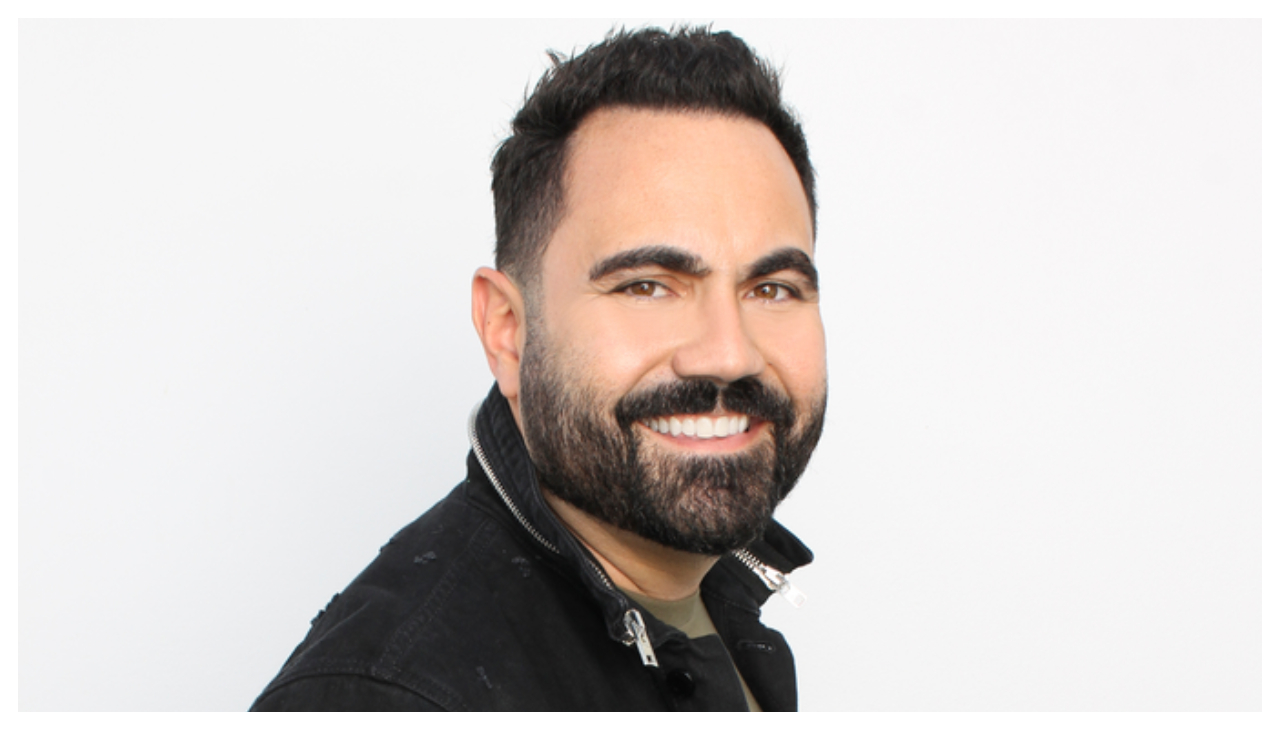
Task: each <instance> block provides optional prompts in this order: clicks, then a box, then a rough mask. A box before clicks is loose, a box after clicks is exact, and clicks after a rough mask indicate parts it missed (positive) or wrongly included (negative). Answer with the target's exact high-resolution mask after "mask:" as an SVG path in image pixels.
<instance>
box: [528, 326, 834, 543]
mask: <svg viewBox="0 0 1280 730" xmlns="http://www.w3.org/2000/svg"><path fill="white" fill-rule="evenodd" d="M542 339H543V338H542V337H539V336H538V335H537V333H535V332H534V331H533V328H532V327H531V328H530V330H529V333H528V339H527V341H526V349H525V355H524V359H523V361H522V363H521V368H520V395H521V398H520V403H521V405H520V410H521V415H522V420H523V422H524V436H525V442H526V445H527V446H528V449H529V456H530V457H531V458H532V460H533V464H534V468H535V470H536V471H537V475H538V483H539V484H540V485H541V486H542V487H543V488H545V489H546V490H547V491H549V492H550V493H551V494H554V495H555V496H557V497H559V498H560V499H563V500H564V501H566V502H568V503H569V504H571V505H573V506H575V507H577V508H578V509H580V510H582V511H584V512H586V513H587V514H589V515H591V516H593V517H595V518H597V519H600V520H602V521H604V522H606V523H608V524H611V525H614V526H616V527H619V528H621V529H623V530H627V531H629V532H633V533H635V534H637V535H640V536H641V537H644V538H647V539H649V540H653V541H654V542H657V543H660V544H662V545H666V546H667V547H671V548H675V549H676V550H682V551H685V552H690V553H698V554H701V555H723V554H725V553H728V552H731V551H733V550H737V549H738V548H743V547H746V546H748V545H750V544H751V543H752V542H755V541H756V540H757V539H759V538H760V536H761V535H762V534H764V529H765V528H766V527H767V526H768V525H769V521H770V520H771V519H772V517H773V511H774V509H775V508H777V506H778V503H779V502H781V501H782V499H783V498H784V497H786V496H787V494H788V493H789V492H790V491H791V489H792V488H793V487H794V486H795V484H796V481H797V480H798V479H799V478H800V475H801V473H803V472H804V469H805V466H806V465H808V463H809V456H810V454H812V453H813V449H814V447H815V446H817V443H818V438H819V437H820V436H821V434H822V422H823V417H824V413H825V410H826V392H825V390H824V392H823V393H822V395H821V396H820V397H819V398H817V399H815V401H814V403H813V404H812V406H811V408H810V417H809V418H808V419H807V420H806V421H805V422H804V423H798V414H797V412H796V408H795V404H794V403H793V402H792V401H791V399H789V398H788V397H786V396H785V395H784V394H782V393H781V392H779V391H778V390H776V389H774V388H771V387H769V386H767V385H765V384H764V383H763V382H762V381H760V380H759V379H758V378H755V377H748V378H743V379H742V380H738V381H735V382H733V383H730V384H729V385H726V386H721V385H718V384H717V383H715V382H713V381H710V380H678V381H673V382H670V383H665V384H663V385H661V386H659V387H656V388H652V389H648V390H644V391H637V392H632V393H629V394H627V395H626V396H624V397H623V398H622V399H621V400H619V401H618V403H617V405H616V406H615V407H614V408H613V409H612V413H609V409H608V408H607V406H605V405H604V404H602V403H600V402H598V399H596V398H593V397H592V395H593V393H592V391H591V390H590V388H589V387H588V386H586V385H585V384H582V383H575V382H571V381H570V379H569V377H568V376H567V374H566V373H565V372H564V371H563V370H562V369H561V368H560V367H559V363H557V362H555V361H554V360H555V358H554V357H553V354H552V353H550V352H548V351H547V350H546V347H545V345H544V344H543V342H542ZM717 405H719V406H721V407H722V408H723V410H724V411H730V412H734V413H740V414H743V415H747V416H751V417H753V419H761V420H762V421H766V422H768V423H769V424H770V426H769V428H770V429H771V433H770V434H769V437H768V438H765V439H762V440H761V441H760V442H759V443H758V444H756V445H755V446H754V447H752V448H751V449H749V450H747V451H745V452H743V453H738V454H730V455H711V456H708V455H683V456H678V455H674V454H672V453H670V452H669V451H665V450H663V449H661V447H658V446H656V445H654V444H652V443H645V440H643V439H642V438H641V435H640V433H639V429H641V428H643V426H642V425H640V422H641V420H642V419H646V418H659V417H666V416H671V415H676V414H682V415H683V414H689V415H697V414H699V413H710V412H711V411H713V410H715V408H716V407H717ZM610 416H612V417H610ZM753 423H755V421H754V420H753ZM752 427H753V428H764V427H765V426H764V425H763V424H759V425H753V426H752Z"/></svg>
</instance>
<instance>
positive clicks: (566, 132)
mask: <svg viewBox="0 0 1280 730" xmlns="http://www.w3.org/2000/svg"><path fill="white" fill-rule="evenodd" d="M549 55H550V56H551V62H552V65H551V68H550V69H549V70H548V71H547V72H546V73H545V74H543V76H542V78H541V79H540V80H539V81H538V83H537V85H536V86H535V87H534V89H533V92H532V93H530V94H527V95H526V98H525V102H524V105H523V106H522V107H521V108H520V110H519V111H518V112H516V115H515V117H514V118H513V119H512V120H511V136H510V137H508V138H507V139H506V140H505V141H503V142H502V144H501V145H500V146H499V147H498V150H497V152H496V153H494V156H493V164H492V166H491V169H492V172H493V208H494V218H495V228H496V230H495V233H496V237H497V247H496V251H495V264H496V266H497V268H498V269H499V270H500V271H502V272H504V273H506V274H507V275H508V276H511V277H512V278H513V279H514V280H515V281H516V283H517V284H519V285H520V286H521V287H522V288H525V287H527V286H529V285H530V284H534V283H535V282H536V281H537V280H538V273H539V270H540V269H539V267H540V262H541V260H542V254H543V252H544V251H545V250H546V247H547V242H548V241H549V240H550V238H551V234H552V233H553V232H554V231H555V228H556V226H557V225H558V224H559V222H560V218H561V216H562V214H563V212H564V211H563V208H564V189H563V180H564V168H565V160H566V157H567V150H568V144H569V139H570V137H571V136H572V135H573V133H574V131H575V130H576V129H577V128H578V126H579V125H580V124H581V123H582V121H583V120H584V119H586V117H587V116H588V115H589V114H591V113H592V112H594V111H596V110H598V109H603V108H607V107H635V108H641V109H655V110H670V111H688V112H714V113H720V114H725V115H728V116H735V117H744V118H748V119H754V120H756V121H759V122H761V123H762V124H764V125H765V126H766V127H768V128H769V129H770V130H771V131H772V132H773V134H774V136H775V137H777V139H778V142H779V143H781V145H782V148H783V149H784V150H786V152H787V155H788V156H789V157H790V158H791V162H792V164H793V165H795V168H796V172H797V173H798V174H799V176H800V183H801V185H802V186H803V187H804V194H805V198H806V199H807V200H808V202H809V214H810V217H811V218H812V219H813V222H814V225H815V230H816V224H817V209H818V205H817V200H816V199H815V198H814V172H813V165H812V164H811V163H810V162H809V148H808V145H807V144H806V142H805V138H804V131H803V130H802V129H801V128H800V123H799V122H798V121H797V120H796V118H795V115H794V113H793V112H792V111H791V109H790V108H788V107H787V106H786V105H785V104H783V103H782V82H781V79H780V76H779V73H778V71H777V70H776V69H775V68H774V67H773V66H771V65H769V63H768V62H767V61H765V60H763V59H761V58H760V57H759V56H757V55H756V53H755V51H753V50H752V49H751V47H750V46H748V45H747V44H746V43H745V42H743V40H742V39H741V38H739V37H737V36H735V35H733V34H732V33H729V32H727V31H720V32H712V31H711V29H710V28H709V27H705V26H704V27H693V28H690V27H678V28H673V29H672V30H671V31H670V32H668V31H665V30H662V29H660V28H642V29H639V30H633V31H627V30H616V31H613V32H611V33H610V34H609V35H608V36H607V37H606V38H605V39H604V40H603V41H601V42H600V43H598V44H596V45H594V46H590V47H588V48H587V49H586V50H584V51H583V52H582V53H580V54H577V55H573V56H569V57H565V56H563V55H560V54H558V53H556V52H554V51H551V52H549Z"/></svg>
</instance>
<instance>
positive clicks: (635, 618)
mask: <svg viewBox="0 0 1280 730" xmlns="http://www.w3.org/2000/svg"><path fill="white" fill-rule="evenodd" d="M482 405H484V402H483V401H481V402H480V403H477V404H476V407H475V408H472V409H471V417H470V418H469V419H468V420H467V434H468V435H469V436H470V437H471V450H472V451H474V452H475V455H476V461H478V462H480V468H481V469H483V470H484V474H485V476H487V477H489V483H490V484H492V485H493V488H494V490H495V491H497V492H498V496H499V497H501V498H502V501H503V503H505V504H506V505H507V509H509V510H511V514H512V515H513V516H514V517H515V518H516V521H517V522H519V523H520V525H521V526H522V527H524V529H525V530H526V531H528V533H529V534H530V535H532V536H533V538H534V539H535V540H537V541H538V542H539V543H541V544H542V546H543V547H545V548H546V549H548V550H550V551H551V552H553V553H555V554H556V555H559V554H560V551H559V550H557V549H556V546H555V545H552V544H551V541H550V540H548V539H547V538H545V537H543V536H542V533H540V532H538V531H537V530H535V529H534V528H533V525H532V524H530V522H529V520H527V519H525V516H524V514H523V513H521V512H520V509H519V508H518V507H516V503H515V502H513V501H512V500H511V495H509V494H507V490H506V489H505V488H504V487H503V486H502V482H500V481H498V475H496V474H494V473H493V467H491V466H490V465H489V459H488V457H486V456H485V455H484V449H482V448H481V447H480V438H479V436H477V435H476V415H477V414H479V413H480V406H482ZM587 562H588V563H589V564H590V565H591V568H592V569H593V570H594V571H595V574H596V577H597V578H599V579H600V582H601V583H603V584H604V586H605V587H606V588H608V589H609V590H611V591H613V592H615V593H616V592H617V590H618V588H617V586H615V585H614V584H613V581H611V580H609V576H607V575H605V573H604V570H602V569H601V568H600V566H599V565H597V564H596V562H595V561H594V560H588V561H587ZM623 625H624V626H625V628H626V631H627V633H626V636H625V637H623V642H622V643H624V644H626V645H627V646H635V647H636V648H637V649H638V650H639V652H640V659H641V661H643V662H644V664H645V666H647V667H656V666H658V657H657V655H655V654H654V653H653V645H652V644H650V643H649V632H648V631H647V630H646V629H645V626H644V619H643V618H641V616H640V612H639V611H637V610H636V609H634V608H632V609H629V610H628V611H627V613H626V614H625V615H624V616H623Z"/></svg>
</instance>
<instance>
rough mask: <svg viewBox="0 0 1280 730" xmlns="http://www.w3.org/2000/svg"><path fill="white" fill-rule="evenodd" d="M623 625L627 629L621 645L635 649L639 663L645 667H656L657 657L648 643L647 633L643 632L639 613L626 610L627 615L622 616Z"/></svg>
mask: <svg viewBox="0 0 1280 730" xmlns="http://www.w3.org/2000/svg"><path fill="white" fill-rule="evenodd" d="M623 623H624V624H626V627H627V638H626V640H625V641H624V642H623V643H625V644H626V645H627V646H632V645H634V646H635V647H636V649H637V650H638V651H639V652H640V661H642V662H644V665H645V666H646V667H656V666H658V656H657V655H656V654H654V653H653V645H652V644H650V643H649V632H648V631H647V630H645V627H644V618H643V617H642V616H641V615H640V612H639V611H638V610H636V609H634V608H632V609H628V610H627V614H626V615H625V616H623Z"/></svg>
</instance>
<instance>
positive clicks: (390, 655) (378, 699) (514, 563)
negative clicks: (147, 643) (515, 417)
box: [254, 482, 582, 710]
mask: <svg viewBox="0 0 1280 730" xmlns="http://www.w3.org/2000/svg"><path fill="white" fill-rule="evenodd" d="M486 488H487V485H483V484H478V483H475V482H471V483H469V484H468V483H467V482H463V483H462V484H460V485H459V486H458V487H457V488H455V489H454V490H453V491H452V492H451V493H450V494H449V495H448V496H447V497H446V498H445V499H443V500H441V501H440V502H439V503H437V504H436V505H435V506H434V507H432V509H431V510H430V511H428V512H427V513H426V514H424V515H423V516H422V517H420V518H418V519H417V520H415V521H414V522H413V523H411V524H409V525H408V526H406V527H405V528H404V529H402V530H401V531H400V532H398V533H397V534H396V535H395V536H394V537H392V538H391V539H390V540H389V541H388V542H387V544H386V545H384V546H383V547H382V549H381V550H380V552H379V554H378V556H377V558H376V559H374V561H373V562H372V563H371V564H370V565H369V566H368V567H367V568H365V570H364V571H363V572H362V573H361V574H360V575H359V576H358V577H357V578H356V579H355V580H354V581H352V583H351V584H350V585H349V586H347V588H346V589H344V590H343V591H342V592H341V593H340V594H338V595H336V596H334V598H333V600H332V601H331V602H330V604H329V605H328V606H327V607H325V609H324V610H323V611H321V612H320V615H318V616H317V617H316V618H315V620H314V621H313V623H312V627H311V630H310V631H309V632H308V634H307V635H306V637H305V638H304V639H303V641H302V643H301V644H300V645H299V646H298V647H297V649H296V650H295V651H294V653H293V655H292V656H290V657H289V660H288V661H287V662H286V663H285V665H284V667H283V669H281V671H280V673H279V675H278V676H277V677H276V678H275V679H274V680H273V681H272V682H271V683H270V684H269V685H268V686H267V688H266V690H265V691H264V692H263V693H262V696H261V697H259V699H258V700H257V702H255V703H254V709H261V710H268V709H315V710H320V709H398V708H403V709H411V708H412V709H417V708H418V705H421V704H424V703H425V705H429V706H430V707H431V708H436V709H446V710H467V709H483V708H484V707H485V706H487V704H488V701H489V700H488V696H490V695H491V694H492V692H491V691H490V690H491V689H492V687H493V686H494V682H495V678H496V677H498V676H502V675H503V674H504V673H505V672H504V671H503V670H504V669H506V668H510V667H511V666H512V664H513V662H517V661H519V660H520V659H521V658H522V657H525V654H526V652H525V651H522V647H525V646H526V645H527V643H528V641H529V638H530V637H544V638H546V635H545V634H544V632H543V631H541V630H540V629H543V628H546V627H544V626H541V625H539V622H540V619H539V617H540V616H544V615H545V614H543V611H545V610H551V609H552V607H553V604H557V603H561V604H563V603H564V602H569V603H574V602H575V599H574V598H573V597H572V596H573V594H575V593H578V591H576V590H574V589H573V587H572V584H571V583H570V582H569V581H567V580H565V578H564V576H562V575H560V574H559V572H558V571H557V570H556V569H554V568H553V567H552V566H549V565H548V564H547V562H548V561H547V560H546V556H545V555H543V554H542V551H541V550H539V549H538V548H537V547H536V546H535V545H534V544H533V543H532V541H531V540H529V539H528V538H527V536H526V535H524V533H522V532H521V530H520V528H519V525H518V524H516V523H514V520H509V519H504V517H505V515H504V514H503V513H502V512H500V511H498V510H497V509H496V508H495V507H494V505H491V504H489V496H488V495H487V493H486V492H485V490H486ZM498 506H499V507H500V505H498ZM508 523H511V524H508ZM580 600H581V599H578V602H580ZM533 606H538V607H539V608H540V609H542V610H530V609H531V608H532V607H533ZM565 608H566V607H565V606H564V605H560V606H558V607H556V610H555V611H554V613H561V614H563V613H565ZM568 614H570V615H573V614H576V615H577V618H578V619H579V620H581V618H582V613H581V611H577V612H574V611H568ZM536 653H538V652H536V651H534V650H530V651H529V652H528V658H529V659H530V663H532V656H533V655H534V654H536ZM544 656H545V655H544ZM522 663H523V662H522ZM422 709H428V708H426V707H423V708H422Z"/></svg>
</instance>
